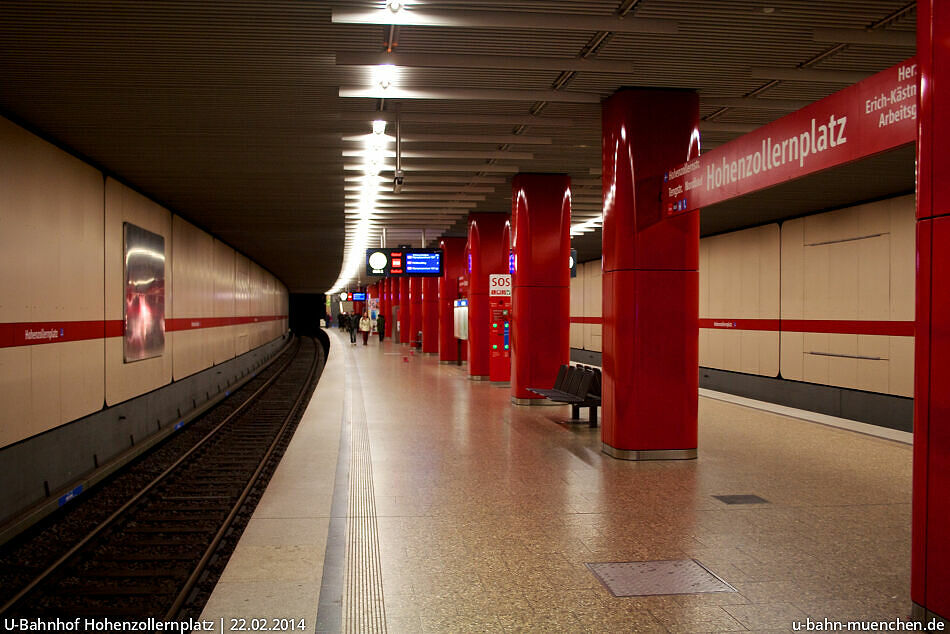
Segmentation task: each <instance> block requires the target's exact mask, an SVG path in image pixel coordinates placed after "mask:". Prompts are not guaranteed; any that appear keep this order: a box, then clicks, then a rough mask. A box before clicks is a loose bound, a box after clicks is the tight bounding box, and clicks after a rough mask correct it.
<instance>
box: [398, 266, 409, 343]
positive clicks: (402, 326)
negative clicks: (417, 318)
mask: <svg viewBox="0 0 950 634" xmlns="http://www.w3.org/2000/svg"><path fill="white" fill-rule="evenodd" d="M399 343H409V278H408V277H400V278H399Z"/></svg>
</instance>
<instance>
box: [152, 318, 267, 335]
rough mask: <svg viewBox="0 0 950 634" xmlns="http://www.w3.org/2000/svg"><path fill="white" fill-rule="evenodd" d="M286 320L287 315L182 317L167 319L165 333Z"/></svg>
mask: <svg viewBox="0 0 950 634" xmlns="http://www.w3.org/2000/svg"><path fill="white" fill-rule="evenodd" d="M284 318H285V315H265V316H260V315H258V316H255V317H190V318H189V317H180V318H177V319H166V320H165V332H175V331H178V330H199V329H201V328H221V327H222V326H239V325H241V324H258V323H263V322H267V321H276V320H278V319H284Z"/></svg>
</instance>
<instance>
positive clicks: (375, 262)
mask: <svg viewBox="0 0 950 634" xmlns="http://www.w3.org/2000/svg"><path fill="white" fill-rule="evenodd" d="M403 272H404V271H403V251H402V249H366V274H367V275H402V274H403Z"/></svg>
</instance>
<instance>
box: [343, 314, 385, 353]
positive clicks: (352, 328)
mask: <svg viewBox="0 0 950 634" xmlns="http://www.w3.org/2000/svg"><path fill="white" fill-rule="evenodd" d="M336 323H337V326H338V327H339V329H340V330H346V331H348V332H349V333H350V343H351V344H352V345H354V346H355V345H356V333H357V331H358V332H359V333H360V334H361V335H362V336H363V345H364V346H365V345H367V343H368V342H369V334H370V333H371V332H372V331H373V330H376V332H377V333H378V334H379V341H380V343H382V341H383V338H384V337H385V336H386V318H385V317H383V315H382V313H380V314H379V315H377V316H376V319H371V318H370V316H369V313H368V312H364V313H363V315H362V316H360V315H357V314H356V313H340V314H339V315H337V318H336Z"/></svg>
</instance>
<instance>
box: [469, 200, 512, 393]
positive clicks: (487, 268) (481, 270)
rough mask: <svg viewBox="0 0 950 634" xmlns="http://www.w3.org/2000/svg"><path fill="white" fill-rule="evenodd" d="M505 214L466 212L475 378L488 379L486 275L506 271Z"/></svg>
mask: <svg viewBox="0 0 950 634" xmlns="http://www.w3.org/2000/svg"><path fill="white" fill-rule="evenodd" d="M506 222H508V214H491V213H472V214H469V215H468V252H469V259H470V261H471V271H470V272H469V281H468V374H469V378H471V379H473V380H476V381H482V380H484V381H487V380H488V376H489V373H488V360H489V349H488V330H489V326H490V324H489V322H488V320H489V317H490V315H489V309H488V276H489V275H490V274H492V273H507V272H508V248H507V245H503V244H502V232H503V231H504V229H505V223H506Z"/></svg>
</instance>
